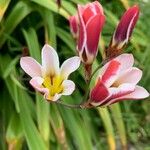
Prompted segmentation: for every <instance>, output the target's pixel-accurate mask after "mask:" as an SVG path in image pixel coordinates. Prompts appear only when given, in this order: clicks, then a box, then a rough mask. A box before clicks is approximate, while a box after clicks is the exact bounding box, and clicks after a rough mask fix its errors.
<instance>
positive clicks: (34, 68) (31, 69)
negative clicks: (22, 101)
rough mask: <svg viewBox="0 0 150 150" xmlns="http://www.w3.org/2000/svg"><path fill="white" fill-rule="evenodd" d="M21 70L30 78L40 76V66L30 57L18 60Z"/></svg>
mask: <svg viewBox="0 0 150 150" xmlns="http://www.w3.org/2000/svg"><path fill="white" fill-rule="evenodd" d="M20 66H21V68H22V69H23V70H24V71H25V72H26V73H27V74H28V75H29V76H31V77H36V76H41V75H42V73H41V65H40V64H39V63H38V62H37V61H36V60H35V59H33V58H32V57H22V58H21V59H20Z"/></svg>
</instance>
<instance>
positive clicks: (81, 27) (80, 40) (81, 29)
mask: <svg viewBox="0 0 150 150" xmlns="http://www.w3.org/2000/svg"><path fill="white" fill-rule="evenodd" d="M82 12H83V7H82V6H80V5H78V15H79V21H80V25H79V38H78V50H79V51H82V50H83V48H84V46H85V42H86V29H85V24H84V21H83V18H82Z"/></svg>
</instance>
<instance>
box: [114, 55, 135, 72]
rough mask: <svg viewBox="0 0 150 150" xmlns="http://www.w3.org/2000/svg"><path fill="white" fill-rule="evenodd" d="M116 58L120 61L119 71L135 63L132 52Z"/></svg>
mask: <svg viewBox="0 0 150 150" xmlns="http://www.w3.org/2000/svg"><path fill="white" fill-rule="evenodd" d="M114 60H116V61H118V62H119V63H120V71H119V73H121V72H122V71H125V70H127V69H129V68H131V67H132V66H133V64H134V57H133V55H132V54H121V55H119V56H118V57H116V58H115V59H114Z"/></svg>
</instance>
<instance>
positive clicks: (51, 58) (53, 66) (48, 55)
mask: <svg viewBox="0 0 150 150" xmlns="http://www.w3.org/2000/svg"><path fill="white" fill-rule="evenodd" d="M42 67H43V76H47V75H51V76H54V75H56V74H58V73H59V59H58V55H57V53H56V51H55V50H54V49H53V48H52V47H51V46H49V45H48V44H45V45H44V47H43V48H42Z"/></svg>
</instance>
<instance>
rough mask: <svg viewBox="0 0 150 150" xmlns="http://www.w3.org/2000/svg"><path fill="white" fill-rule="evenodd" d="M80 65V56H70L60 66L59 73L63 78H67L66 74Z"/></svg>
mask: <svg viewBox="0 0 150 150" xmlns="http://www.w3.org/2000/svg"><path fill="white" fill-rule="evenodd" d="M79 66H80V58H79V57H78V56H75V57H71V58H69V59H67V60H66V61H64V63H63V64H62V66H61V69H60V74H61V77H62V78H63V79H67V78H68V76H69V75H70V74H71V73H72V72H74V71H75V70H77V69H78V68H79Z"/></svg>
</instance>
